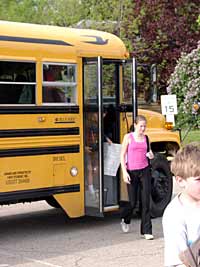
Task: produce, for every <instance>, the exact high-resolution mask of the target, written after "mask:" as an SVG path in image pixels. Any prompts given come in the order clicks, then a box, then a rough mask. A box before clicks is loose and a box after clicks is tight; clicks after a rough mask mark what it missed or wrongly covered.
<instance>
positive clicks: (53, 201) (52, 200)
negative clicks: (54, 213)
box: [46, 196, 60, 209]
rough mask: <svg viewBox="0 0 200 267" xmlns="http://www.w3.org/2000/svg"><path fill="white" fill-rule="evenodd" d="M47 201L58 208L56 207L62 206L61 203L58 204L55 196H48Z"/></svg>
mask: <svg viewBox="0 0 200 267" xmlns="http://www.w3.org/2000/svg"><path fill="white" fill-rule="evenodd" d="M46 202H47V203H48V204H49V205H50V206H51V207H53V208H56V209H58V208H60V205H59V204H58V202H57V201H56V200H55V198H54V197H53V196H51V197H47V198H46Z"/></svg>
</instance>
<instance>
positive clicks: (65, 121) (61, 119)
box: [55, 117, 75, 123]
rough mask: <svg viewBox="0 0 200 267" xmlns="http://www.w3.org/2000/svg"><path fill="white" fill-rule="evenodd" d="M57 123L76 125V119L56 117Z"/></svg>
mask: <svg viewBox="0 0 200 267" xmlns="http://www.w3.org/2000/svg"><path fill="white" fill-rule="evenodd" d="M55 123H75V118H74V117H56V118H55Z"/></svg>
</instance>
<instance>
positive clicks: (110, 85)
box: [83, 57, 137, 216]
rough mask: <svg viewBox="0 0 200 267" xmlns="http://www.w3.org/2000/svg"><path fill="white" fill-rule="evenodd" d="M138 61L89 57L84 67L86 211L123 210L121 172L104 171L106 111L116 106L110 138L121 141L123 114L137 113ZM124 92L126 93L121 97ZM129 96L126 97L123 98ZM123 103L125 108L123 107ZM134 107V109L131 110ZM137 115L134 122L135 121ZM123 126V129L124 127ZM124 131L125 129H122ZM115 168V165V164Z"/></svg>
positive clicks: (100, 212) (113, 111) (98, 212)
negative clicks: (125, 81)
mask: <svg viewBox="0 0 200 267" xmlns="http://www.w3.org/2000/svg"><path fill="white" fill-rule="evenodd" d="M135 65H136V64H135V60H134V59H133V60H128V61H124V60H110V59H102V58H101V57H98V58H85V59H84V67H83V80H84V82H83V92H84V149H85V151H84V166H85V172H84V175H85V214H86V215H90V216H103V213H104V212H106V211H111V210H116V209H119V203H120V198H121V197H120V172H119V170H118V172H117V173H116V174H115V175H114V176H111V175H108V174H105V173H104V148H105V127H106V126H105V123H104V110H105V108H107V109H108V108H112V115H113V117H112V118H113V119H111V123H112V122H114V123H113V125H112V127H111V128H112V133H111V137H110V139H111V140H112V142H113V143H114V144H120V143H121V139H122V134H124V132H123V131H122V129H121V127H120V125H121V123H120V120H121V118H122V117H121V116H120V113H123V112H124V109H123V108H124V104H125V109H126V108H127V111H131V112H132V114H133V116H134V117H135V116H136V114H137V106H136V104H137V101H136V90H135V89H136V71H135ZM124 79H126V80H128V82H129V88H126V90H128V91H129V93H128V95H129V96H131V98H129V101H128V102H127V103H126V102H124V100H125V97H127V95H125V93H127V91H126V92H124V88H125V86H124ZM120 91H121V92H122V96H120ZM123 96H125V97H123ZM122 102H123V108H121V106H122ZM130 109H131V110H130ZM134 117H133V118H132V119H131V121H133V120H134ZM120 129H121V130H120ZM120 131H121V132H120ZM111 167H112V166H111Z"/></svg>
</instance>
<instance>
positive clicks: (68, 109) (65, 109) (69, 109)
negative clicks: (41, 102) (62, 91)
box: [0, 106, 79, 114]
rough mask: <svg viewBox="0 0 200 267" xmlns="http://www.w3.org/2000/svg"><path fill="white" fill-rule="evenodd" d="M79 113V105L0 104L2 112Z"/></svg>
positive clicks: (0, 112)
mask: <svg viewBox="0 0 200 267" xmlns="http://www.w3.org/2000/svg"><path fill="white" fill-rule="evenodd" d="M61 113H62V114H71V113H72V114H78V113H79V106H62V107H59V106H19V107H17V106H6V107H5V106H0V114H61Z"/></svg>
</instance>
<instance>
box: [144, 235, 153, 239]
mask: <svg viewBox="0 0 200 267" xmlns="http://www.w3.org/2000/svg"><path fill="white" fill-rule="evenodd" d="M143 236H144V238H145V239H146V240H153V239H154V236H153V235H151V234H144V235H143Z"/></svg>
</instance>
